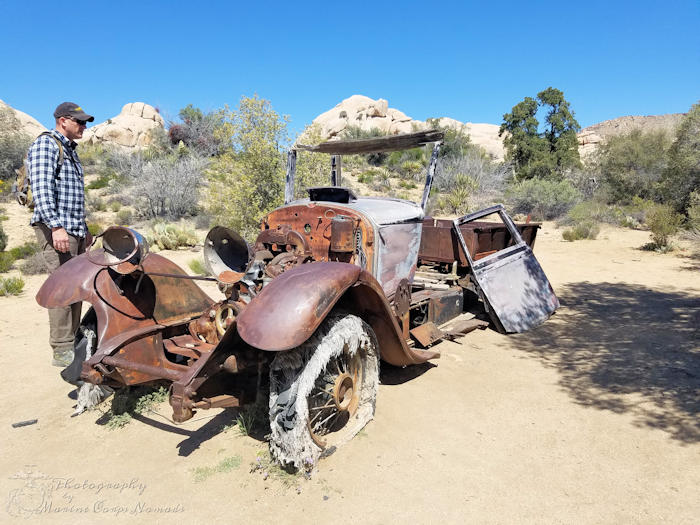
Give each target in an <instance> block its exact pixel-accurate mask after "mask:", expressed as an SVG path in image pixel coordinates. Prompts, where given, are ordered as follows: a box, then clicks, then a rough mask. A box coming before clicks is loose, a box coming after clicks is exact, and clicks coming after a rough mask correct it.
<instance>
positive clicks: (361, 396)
mask: <svg viewBox="0 0 700 525" xmlns="http://www.w3.org/2000/svg"><path fill="white" fill-rule="evenodd" d="M378 385H379V357H378V351H377V339H376V337H375V335H374V331H373V330H372V328H371V327H370V326H369V325H367V324H366V323H365V322H364V321H362V319H360V318H359V317H357V316H355V315H351V314H346V315H338V314H333V315H331V316H329V317H328V318H326V320H325V321H324V322H323V323H322V324H321V326H320V327H319V328H318V329H317V330H316V332H314V334H313V335H312V336H311V338H309V340H308V341H306V342H305V343H303V344H301V345H300V346H298V347H296V348H294V349H292V350H289V351H287V352H281V353H279V354H277V356H275V359H274V360H273V361H272V364H271V365H270V429H271V434H270V452H271V454H272V456H273V458H275V459H276V460H277V461H279V462H280V463H281V464H283V465H286V466H293V467H294V468H296V469H304V470H311V469H312V468H313V467H314V465H315V464H316V462H317V461H318V459H319V457H321V456H322V455H328V454H331V453H332V452H333V451H335V449H336V447H338V446H340V445H342V444H343V443H345V442H347V441H349V440H350V439H351V438H352V437H353V436H354V435H355V434H357V433H358V432H359V431H360V430H362V428H363V427H364V426H365V425H366V424H367V423H368V422H369V421H370V420H371V419H372V418H373V417H374V407H375V401H376V397H377V389H378ZM324 420H325V421H324Z"/></svg>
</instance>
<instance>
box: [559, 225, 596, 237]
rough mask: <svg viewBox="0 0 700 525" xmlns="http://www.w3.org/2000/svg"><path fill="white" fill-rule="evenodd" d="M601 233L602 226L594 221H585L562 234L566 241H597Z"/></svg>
mask: <svg viewBox="0 0 700 525" xmlns="http://www.w3.org/2000/svg"><path fill="white" fill-rule="evenodd" d="M599 233H600V226H598V225H597V224H596V223H595V222H593V221H583V222H579V223H578V224H576V225H574V226H573V227H571V228H567V229H566V230H564V231H563V232H562V234H561V236H562V237H563V238H564V240H565V241H577V240H579V239H595V238H596V237H598V234H599Z"/></svg>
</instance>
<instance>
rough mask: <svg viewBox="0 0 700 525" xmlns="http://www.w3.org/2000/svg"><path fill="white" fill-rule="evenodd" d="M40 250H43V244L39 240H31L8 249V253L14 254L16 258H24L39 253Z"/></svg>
mask: <svg viewBox="0 0 700 525" xmlns="http://www.w3.org/2000/svg"><path fill="white" fill-rule="evenodd" d="M39 250H41V246H39V244H38V243H37V242H34V241H30V242H25V243H24V244H22V245H20V246H15V247H14V248H12V249H10V250H8V253H9V254H10V255H12V257H13V258H14V259H15V260H16V259H24V258H26V257H29V256H31V255H34V254H35V253H37V252H38V251H39Z"/></svg>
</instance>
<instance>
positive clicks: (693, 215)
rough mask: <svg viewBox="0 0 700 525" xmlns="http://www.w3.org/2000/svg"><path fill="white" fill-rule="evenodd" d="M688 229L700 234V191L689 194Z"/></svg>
mask: <svg viewBox="0 0 700 525" xmlns="http://www.w3.org/2000/svg"><path fill="white" fill-rule="evenodd" d="M687 225H688V229H689V230H691V231H698V232H700V190H696V191H693V192H691V194H690V196H689V198H688V223H687Z"/></svg>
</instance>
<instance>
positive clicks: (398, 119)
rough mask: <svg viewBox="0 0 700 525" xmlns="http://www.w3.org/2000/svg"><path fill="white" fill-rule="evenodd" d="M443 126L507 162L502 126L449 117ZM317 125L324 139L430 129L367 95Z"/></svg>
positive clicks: (328, 114)
mask: <svg viewBox="0 0 700 525" xmlns="http://www.w3.org/2000/svg"><path fill="white" fill-rule="evenodd" d="M439 123H440V125H441V126H446V127H451V128H454V129H462V130H463V131H465V132H466V133H468V134H469V135H470V136H471V139H472V142H473V143H475V144H477V145H479V146H481V147H483V148H484V149H485V150H486V152H487V153H488V154H489V155H491V156H492V157H493V158H495V159H497V160H502V159H503V155H504V150H503V142H502V140H501V138H500V137H499V136H498V128H499V126H497V125H495V124H473V123H471V122H467V123H466V124H465V123H462V122H459V121H457V120H454V119H451V118H447V117H442V118H440V119H439ZM313 124H316V125H317V126H318V129H319V130H320V132H321V136H322V138H323V139H324V140H329V139H332V138H334V137H338V136H341V135H342V134H343V132H344V131H345V130H346V129H347V128H349V127H357V128H360V129H362V130H364V131H371V130H372V129H378V130H379V131H381V132H383V133H389V134H392V135H395V134H398V133H411V132H413V131H420V130H423V129H426V128H427V127H428V124H427V123H426V122H423V121H421V120H415V119H412V118H411V117H409V116H406V115H405V114H404V113H402V112H401V111H399V110H398V109H394V108H390V107H389V103H388V102H387V101H386V100H384V99H382V98H380V99H379V100H373V99H371V98H369V97H365V96H363V95H353V96H351V97H350V98H346V99H345V100H343V101H342V102H341V103H340V104H338V105H337V106H335V107H334V108H333V109H331V110H329V111H326V112H325V113H322V114H321V115H319V116H318V117H316V118H315V119H314V121H313Z"/></svg>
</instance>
